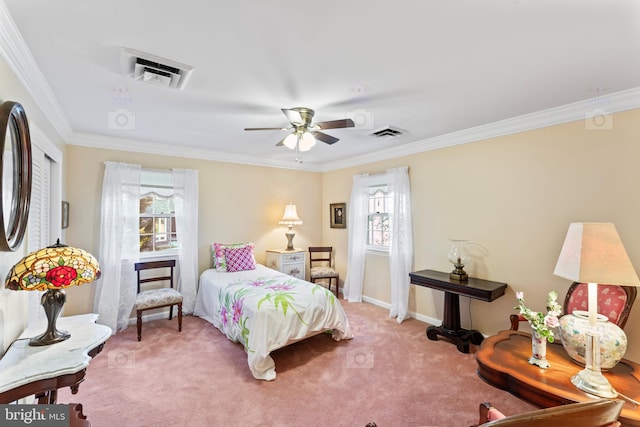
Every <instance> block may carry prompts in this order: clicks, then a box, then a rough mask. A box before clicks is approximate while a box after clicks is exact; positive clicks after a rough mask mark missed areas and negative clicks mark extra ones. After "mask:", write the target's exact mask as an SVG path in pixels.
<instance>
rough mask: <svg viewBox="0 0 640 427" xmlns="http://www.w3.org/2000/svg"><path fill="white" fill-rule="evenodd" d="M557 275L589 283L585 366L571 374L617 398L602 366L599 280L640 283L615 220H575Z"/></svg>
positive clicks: (587, 388) (590, 389)
mask: <svg viewBox="0 0 640 427" xmlns="http://www.w3.org/2000/svg"><path fill="white" fill-rule="evenodd" d="M553 274H554V275H556V276H560V277H563V278H565V279H569V280H571V281H573V282H580V283H587V284H588V285H587V290H588V294H587V295H588V297H587V302H588V313H589V324H590V329H591V330H590V331H589V332H587V333H586V354H585V368H584V369H583V370H582V371H580V372H578V373H577V374H576V375H574V376H573V377H572V378H571V382H572V383H573V385H575V386H576V387H577V388H579V389H580V390H582V391H584V392H587V393H590V394H593V395H595V396H599V397H606V398H614V397H616V396H618V392H617V391H616V390H615V389H614V388H613V386H611V384H609V381H608V380H607V379H606V378H605V376H604V375H602V372H601V370H600V348H599V346H600V342H599V337H598V332H597V331H596V328H595V326H596V321H597V310H598V304H597V299H598V283H613V284H616V285H623V286H640V279H638V276H637V274H636V272H635V270H634V268H633V265H632V264H631V261H630V260H629V256H628V255H627V252H626V251H625V249H624V246H623V245H622V241H621V240H620V236H618V232H617V231H616V228H615V226H614V225H613V224H611V223H571V224H570V225H569V231H568V232H567V236H566V238H565V241H564V244H563V246H562V250H561V251H560V256H559V257H558V262H557V264H556V268H555V270H554V272H553Z"/></svg>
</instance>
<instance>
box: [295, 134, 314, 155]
mask: <svg viewBox="0 0 640 427" xmlns="http://www.w3.org/2000/svg"><path fill="white" fill-rule="evenodd" d="M314 145H316V139H315V138H314V136H313V134H312V133H311V132H305V133H303V134H302V137H300V141H299V142H298V148H299V149H300V151H309V150H311V148H312V147H313V146H314Z"/></svg>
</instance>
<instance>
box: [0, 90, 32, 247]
mask: <svg viewBox="0 0 640 427" xmlns="http://www.w3.org/2000/svg"><path fill="white" fill-rule="evenodd" d="M7 134H9V135H10V138H11V140H10V141H6V139H7ZM7 143H9V144H11V154H12V164H13V171H12V175H13V176H12V180H13V182H12V187H13V191H12V195H11V206H10V210H9V211H8V212H9V218H5V217H4V212H5V206H4V198H3V197H0V250H2V251H11V252H13V251H15V250H16V249H18V248H19V247H20V244H21V243H22V240H23V239H24V235H25V232H26V230H27V222H28V220H29V204H30V201H31V173H32V172H31V136H30V135H29V122H28V120H27V115H26V113H25V112H24V108H22V105H20V103H18V102H14V101H6V102H3V103H2V105H0V189H1V188H3V185H4V184H5V183H4V179H5V176H4V174H5V171H4V161H5V159H4V156H5V144H7Z"/></svg>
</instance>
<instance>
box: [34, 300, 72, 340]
mask: <svg viewBox="0 0 640 427" xmlns="http://www.w3.org/2000/svg"><path fill="white" fill-rule="evenodd" d="M66 300H67V296H66V295H65V293H64V291H63V290H62V289H49V290H48V291H47V292H45V293H44V294H43V295H42V299H41V302H42V308H44V312H45V314H46V315H47V330H46V331H45V332H44V333H43V334H41V335H38V336H37V337H33V338H31V340H29V345H31V346H43V345H51V344H55V343H58V342H60V341H64V340H66V339H68V338H69V337H70V336H71V334H70V333H69V332H67V331H59V330H58V329H57V328H56V320H57V319H58V316H59V315H60V311H61V310H62V306H64V303H65V301H66Z"/></svg>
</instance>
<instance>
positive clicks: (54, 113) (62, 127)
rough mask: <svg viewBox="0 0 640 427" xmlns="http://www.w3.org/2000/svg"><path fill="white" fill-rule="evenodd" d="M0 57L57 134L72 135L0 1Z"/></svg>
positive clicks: (45, 82)
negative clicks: (0, 56)
mask: <svg viewBox="0 0 640 427" xmlns="http://www.w3.org/2000/svg"><path fill="white" fill-rule="evenodd" d="M0 54H1V55H2V56H3V57H4V59H5V60H6V62H7V64H8V65H9V67H10V68H11V69H12V70H13V72H14V73H15V75H16V77H17V78H18V80H20V82H21V83H22V84H23V85H24V87H25V88H26V89H27V91H28V92H29V93H30V94H31V96H32V97H33V99H34V100H35V102H36V103H37V104H38V106H39V107H40V109H41V110H42V112H43V114H44V115H45V116H46V117H47V119H48V120H49V121H50V122H51V124H52V125H53V127H54V128H55V129H56V131H57V132H58V134H60V136H61V137H62V139H66V137H67V136H68V135H70V134H71V132H72V130H71V125H70V124H69V120H68V119H67V116H66V115H65V114H64V112H63V111H62V108H61V107H60V104H59V103H58V100H57V99H56V97H55V95H54V94H53V92H52V91H51V88H50V87H49V83H47V79H45V77H44V75H43V74H42V72H41V71H40V67H38V64H37V63H36V61H35V59H34V58H33V56H32V55H31V51H30V50H29V48H28V47H27V44H26V43H25V42H24V39H23V38H22V35H21V34H20V32H19V31H18V28H17V27H16V24H15V22H14V21H13V18H11V15H10V14H9V10H8V9H7V6H6V5H5V3H4V1H0Z"/></svg>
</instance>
